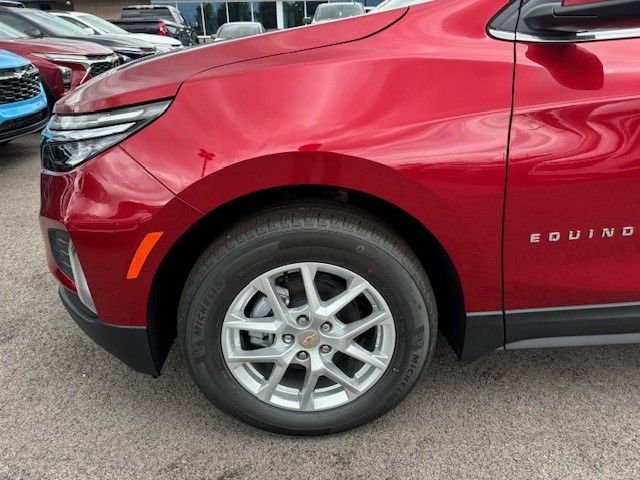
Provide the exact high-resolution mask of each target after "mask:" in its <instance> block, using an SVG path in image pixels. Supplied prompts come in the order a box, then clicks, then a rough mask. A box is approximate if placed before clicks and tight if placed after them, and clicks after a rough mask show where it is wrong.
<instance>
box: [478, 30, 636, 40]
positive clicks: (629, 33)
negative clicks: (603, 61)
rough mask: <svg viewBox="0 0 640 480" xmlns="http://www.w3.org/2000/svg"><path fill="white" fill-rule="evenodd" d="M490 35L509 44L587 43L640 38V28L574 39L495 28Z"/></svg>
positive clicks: (588, 33) (583, 34)
mask: <svg viewBox="0 0 640 480" xmlns="http://www.w3.org/2000/svg"><path fill="white" fill-rule="evenodd" d="M489 35H490V36H492V37H493V38H496V39H498V40H506V41H509V42H514V41H515V42H525V43H585V42H598V41H604V40H625V39H630V38H640V28H625V29H614V30H595V31H585V32H578V33H576V34H575V35H574V36H572V37H566V38H557V37H556V38H554V37H547V36H544V35H531V34H528V33H519V32H518V31H516V32H515V33H514V32H506V31H504V30H498V29H495V28H489Z"/></svg>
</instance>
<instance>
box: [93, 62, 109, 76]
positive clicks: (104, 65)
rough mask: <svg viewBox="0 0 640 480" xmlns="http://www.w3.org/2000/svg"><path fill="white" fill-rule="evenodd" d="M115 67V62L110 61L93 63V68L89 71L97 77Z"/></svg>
mask: <svg viewBox="0 0 640 480" xmlns="http://www.w3.org/2000/svg"><path fill="white" fill-rule="evenodd" d="M113 67H115V64H114V63H109V62H100V63H94V64H93V65H91V69H90V70H89V73H91V76H92V77H97V76H98V75H100V74H101V73H104V72H106V71H108V70H111V69H112V68H113Z"/></svg>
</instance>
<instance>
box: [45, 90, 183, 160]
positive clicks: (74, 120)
mask: <svg viewBox="0 0 640 480" xmlns="http://www.w3.org/2000/svg"><path fill="white" fill-rule="evenodd" d="M170 103H171V101H170V100H163V101H160V102H154V103H147V104H145V105H138V106H135V107H126V108H120V109H117V110H111V111H109V112H101V113H91V114H89V115H53V116H52V117H51V120H49V123H48V124H47V127H46V128H45V129H44V131H43V132H42V145H41V155H42V167H43V168H44V169H46V170H50V171H54V172H68V171H69V170H73V169H74V168H75V167H77V166H78V165H80V164H81V163H83V162H86V161H87V160H89V159H91V158H93V157H95V156H96V155H97V154H99V153H100V152H103V151H104V150H106V149H107V148H109V147H112V146H113V145H116V144H117V143H119V142H121V141H122V140H124V139H125V138H127V137H128V136H129V135H131V134H133V133H134V132H137V131H138V130H140V129H141V128H143V127H144V126H146V125H148V124H149V123H151V122H152V121H153V120H155V119H156V118H158V117H159V116H160V115H162V114H163V113H164V112H165V111H166V110H167V107H169V104H170Z"/></svg>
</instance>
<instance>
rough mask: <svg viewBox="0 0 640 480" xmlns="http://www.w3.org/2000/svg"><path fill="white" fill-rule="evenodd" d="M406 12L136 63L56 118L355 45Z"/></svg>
mask: <svg viewBox="0 0 640 480" xmlns="http://www.w3.org/2000/svg"><path fill="white" fill-rule="evenodd" d="M406 11H407V9H406V8H399V9H395V10H389V11H385V12H377V13H370V14H368V15H362V16H360V17H351V18H346V19H344V20H338V21H335V22H328V23H323V24H319V25H312V26H305V27H298V28H291V29H287V30H280V31H277V32H270V33H266V34H262V35H256V36H253V37H245V38H241V39H238V40H230V41H228V42H223V43H217V44H209V45H205V46H200V47H193V48H189V49H185V50H182V51H179V52H176V53H167V54H163V55H158V56H156V57H151V58H144V59H141V60H137V61H134V62H131V63H128V64H126V65H123V66H121V67H117V68H114V69H112V70H110V71H108V72H107V73H104V74H102V75H100V76H99V77H97V78H95V79H93V80H90V81H89V82H87V83H86V84H84V85H83V86H81V87H80V88H77V89H76V90H74V91H73V92H72V93H71V94H69V95H67V96H65V97H64V98H63V99H62V100H61V101H59V102H58V103H56V107H55V111H56V112H57V113H86V112H95V111H99V110H107V109H111V108H117V107H121V106H124V105H132V104H136V103H144V102H149V101H153V100H159V99H162V98H170V97H173V96H175V94H176V93H177V91H178V88H179V87H180V85H181V84H182V82H184V81H185V80H187V79H188V78H190V77H192V76H193V75H196V74H198V73H200V72H203V71H205V70H209V69H210V68H214V67H219V66H222V65H228V64H230V63H237V62H243V61H247V60H252V59H255V58H260V57H268V56H274V55H282V54H285V53H292V52H297V51H301V50H308V49H311V48H319V47H325V46H329V45H335V44H338V43H346V42H352V41H355V40H359V39H361V38H364V37H368V36H371V35H373V34H375V33H378V32H380V31H381V30H384V29H385V28H386V27H388V26H389V25H391V24H393V23H394V22H395V21H397V20H398V19H400V18H401V17H402V16H403V15H404V14H405V12H406Z"/></svg>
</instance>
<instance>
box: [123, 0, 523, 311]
mask: <svg viewBox="0 0 640 480" xmlns="http://www.w3.org/2000/svg"><path fill="white" fill-rule="evenodd" d="M497 4H498V2H497V1H496V2H494V1H491V2H487V3H486V5H485V4H483V5H482V7H481V8H480V10H479V11H481V12H482V15H483V16H485V17H486V21H487V22H488V21H489V19H490V18H491V16H492V15H493V14H494V13H495V11H496V10H497V8H498V5H497ZM465 5H467V4H466V3H464V2H453V3H446V4H443V3H441V2H433V3H426V4H422V5H420V6H416V7H414V8H410V9H409V11H408V12H407V13H406V14H405V16H404V17H403V18H402V20H401V21H400V22H396V23H394V24H392V25H390V26H388V27H387V28H386V29H384V30H382V31H379V32H377V33H375V34H374V35H371V36H368V37H366V38H361V39H358V40H354V41H351V42H346V43H343V44H339V45H331V46H326V47H323V48H318V49H312V50H307V51H304V52H293V53H287V54H284V55H278V56H274V57H269V58H258V59H254V60H250V61H245V62H239V63H235V64H230V65H224V66H219V67H215V68H211V69H209V70H207V71H204V72H201V73H199V74H197V75H195V76H193V77H191V78H189V79H188V80H187V81H185V82H184V83H183V84H182V85H181V86H180V89H179V90H178V93H177V98H178V99H179V100H177V101H175V102H174V103H173V104H172V105H171V107H170V108H169V109H168V110H167V112H166V113H165V114H164V115H163V116H162V117H160V118H159V119H157V120H156V121H155V122H154V124H153V128H149V129H143V130H141V131H140V132H138V133H136V134H135V135H133V136H132V137H130V138H128V139H126V140H125V141H124V142H123V143H122V144H121V146H122V148H123V149H124V150H125V151H126V152H127V153H128V154H129V155H130V156H131V157H132V158H134V159H136V160H137V161H139V162H141V163H142V164H143V167H144V168H145V169H147V171H149V172H150V173H151V174H152V175H153V176H154V177H155V178H157V179H158V180H159V181H160V182H161V183H162V184H163V185H165V186H166V187H167V188H168V189H169V190H170V191H172V192H173V193H174V194H176V195H178V196H179V197H180V198H181V199H183V200H184V201H185V202H187V203H188V204H190V205H192V206H194V207H196V208H197V209H198V210H200V211H201V212H203V213H204V214H207V213H209V212H212V211H215V209H217V208H219V207H220V206H222V205H225V204H226V203H228V202H230V201H232V200H234V199H237V198H240V197H242V196H245V195H249V194H252V193H255V192H259V191H262V190H266V189H271V188H276V187H280V186H284V185H288V186H295V185H325V186H331V187H341V188H347V189H352V190H356V191H360V192H364V193H368V194H370V195H373V196H374V197H377V198H380V199H383V200H384V201H386V202H389V203H391V204H392V205H395V206H397V207H398V208H400V209H402V210H403V211H405V212H407V213H408V214H409V215H411V216H412V217H414V218H415V219H417V220H418V221H419V222H420V223H422V224H423V225H424V226H425V228H426V229H427V230H428V231H429V232H430V233H431V234H432V235H433V236H434V237H435V238H436V239H437V240H438V241H439V242H440V244H441V245H442V246H443V247H444V249H445V250H446V251H447V252H448V254H449V256H450V258H451V260H452V262H453V263H454V265H455V268H456V269H457V271H458V273H459V277H460V280H461V283H462V290H463V292H464V297H465V298H464V300H465V308H466V309H467V311H468V312H494V311H499V310H502V286H501V242H502V209H503V197H504V180H505V173H506V141H507V134H508V128H509V118H510V113H511V86H512V79H513V47H512V45H510V44H508V43H507V42H496V41H495V40H493V39H491V38H489V37H487V36H486V33H485V32H484V30H483V28H484V25H485V23H482V22H480V23H478V31H471V32H470V31H468V30H465V29H459V28H456V24H455V23H454V24H450V23H448V22H443V25H444V26H443V29H444V30H442V31H441V30H437V29H436V30H433V29H430V28H426V23H425V22H426V19H432V18H433V15H435V13H434V12H433V9H435V10H436V11H437V16H438V18H440V17H442V18H452V17H455V18H459V19H460V21H463V20H464V18H465V15H468V13H467V11H466V10H465V8H466V7H465ZM477 12H478V10H476V14H477ZM399 23H402V24H403V25H404V26H403V28H400V27H399V26H398V25H399ZM407 23H408V25H406V24H407ZM310 28H311V27H310ZM407 35H409V36H415V37H416V38H406V36H407ZM403 36H404V37H403ZM442 36H445V37H447V39H446V41H443V39H442ZM370 43H371V44H374V45H375V46H372V45H370ZM407 45H410V48H409V49H408V47H407ZM363 49H364V50H366V51H367V55H366V56H363V55H362V51H363ZM488 51H490V52H491V58H490V60H489V61H488V60H487V53H486V52H488ZM399 52H403V53H401V54H399ZM478 69H482V72H483V75H482V76H481V77H478V75H477V72H478ZM265 89H266V90H267V91H268V94H267V95H265V94H263V92H262V91H263V90H265ZM256 90H260V92H258V93H259V94H256V95H254V94H253V92H256ZM372 92H373V93H375V94H372ZM460 92H465V95H459V93H460ZM380 95H385V96H386V98H385V101H384V102H380V101H379V100H378V99H379V98H380ZM469 98H473V99H475V101H474V102H469V101H468V99H469ZM443 99H446V101H443ZM488 112H489V113H488ZM175 152H180V154H179V155H176V154H175Z"/></svg>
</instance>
